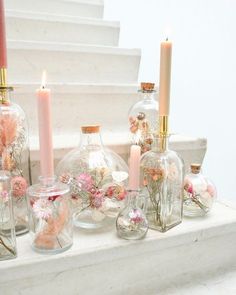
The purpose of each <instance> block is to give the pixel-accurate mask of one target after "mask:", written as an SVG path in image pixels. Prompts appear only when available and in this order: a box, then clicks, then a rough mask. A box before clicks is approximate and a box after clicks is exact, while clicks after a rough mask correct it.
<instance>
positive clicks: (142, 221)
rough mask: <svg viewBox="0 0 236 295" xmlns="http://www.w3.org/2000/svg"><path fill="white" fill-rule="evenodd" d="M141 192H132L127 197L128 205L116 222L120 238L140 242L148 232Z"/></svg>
mask: <svg viewBox="0 0 236 295" xmlns="http://www.w3.org/2000/svg"><path fill="white" fill-rule="evenodd" d="M139 201H140V196H139V191H135V190H130V191H128V195H127V205H126V206H125V208H124V209H123V210H121V212H120V213H119V215H118V217H117V220H116V229H117V233H118V236H119V237H120V238H123V239H126V240H138V239H142V238H144V237H145V235H146V233H147V231H148V221H147V218H146V216H145V213H144V211H145V208H144V211H143V210H142V209H141V206H140V203H141V202H139Z"/></svg>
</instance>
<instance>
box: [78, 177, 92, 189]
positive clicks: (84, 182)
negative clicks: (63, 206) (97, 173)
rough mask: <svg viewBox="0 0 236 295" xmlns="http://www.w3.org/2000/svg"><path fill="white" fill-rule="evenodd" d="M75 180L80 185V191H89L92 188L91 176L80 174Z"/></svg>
mask: <svg viewBox="0 0 236 295" xmlns="http://www.w3.org/2000/svg"><path fill="white" fill-rule="evenodd" d="M76 180H77V181H78V183H79V184H80V185H81V189H82V190H86V191H90V190H91V189H92V187H93V184H94V183H93V179H92V176H91V175H89V174H88V173H82V174H80V175H79V176H78V177H77V178H76Z"/></svg>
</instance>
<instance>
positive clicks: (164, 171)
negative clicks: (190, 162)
mask: <svg viewBox="0 0 236 295" xmlns="http://www.w3.org/2000/svg"><path fill="white" fill-rule="evenodd" d="M168 139H169V138H168V136H161V137H158V138H157V144H156V145H155V148H154V149H153V150H152V151H149V152H147V153H145V154H144V155H143V156H142V158H141V164H140V166H141V188H142V193H143V194H144V195H145V196H146V198H147V201H146V202H147V204H146V216H147V219H148V222H149V227H150V228H152V229H155V230H158V231H161V232H165V231H167V230H169V229H170V228H172V227H174V226H176V225H178V224H179V223H181V221H182V211H183V167H184V165H183V161H182V160H181V159H180V157H179V156H178V155H177V153H176V152H174V151H172V150H169V149H168Z"/></svg>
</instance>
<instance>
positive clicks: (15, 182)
mask: <svg viewBox="0 0 236 295" xmlns="http://www.w3.org/2000/svg"><path fill="white" fill-rule="evenodd" d="M11 186H12V194H13V196H14V197H16V198H19V197H22V196H24V195H25V193H26V189H27V186H28V185H27V181H26V180H25V178H24V177H22V176H15V177H13V178H12V180H11Z"/></svg>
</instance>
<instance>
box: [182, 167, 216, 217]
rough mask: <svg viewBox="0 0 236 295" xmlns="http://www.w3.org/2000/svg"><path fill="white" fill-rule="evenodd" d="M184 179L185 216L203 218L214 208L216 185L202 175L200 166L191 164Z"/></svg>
mask: <svg viewBox="0 0 236 295" xmlns="http://www.w3.org/2000/svg"><path fill="white" fill-rule="evenodd" d="M190 168H191V172H190V173H188V174H187V175H186V176H185V179H184V215H185V216H190V217H191V216H203V215H206V214H207V213H208V212H209V211H210V210H211V208H212V205H213V203H214V201H215V199H216V196H217V192H216V188H215V186H214V184H213V183H212V182H211V181H210V180H209V179H208V178H207V177H205V176H204V175H203V174H202V173H201V165H200V164H191V166H190Z"/></svg>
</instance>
